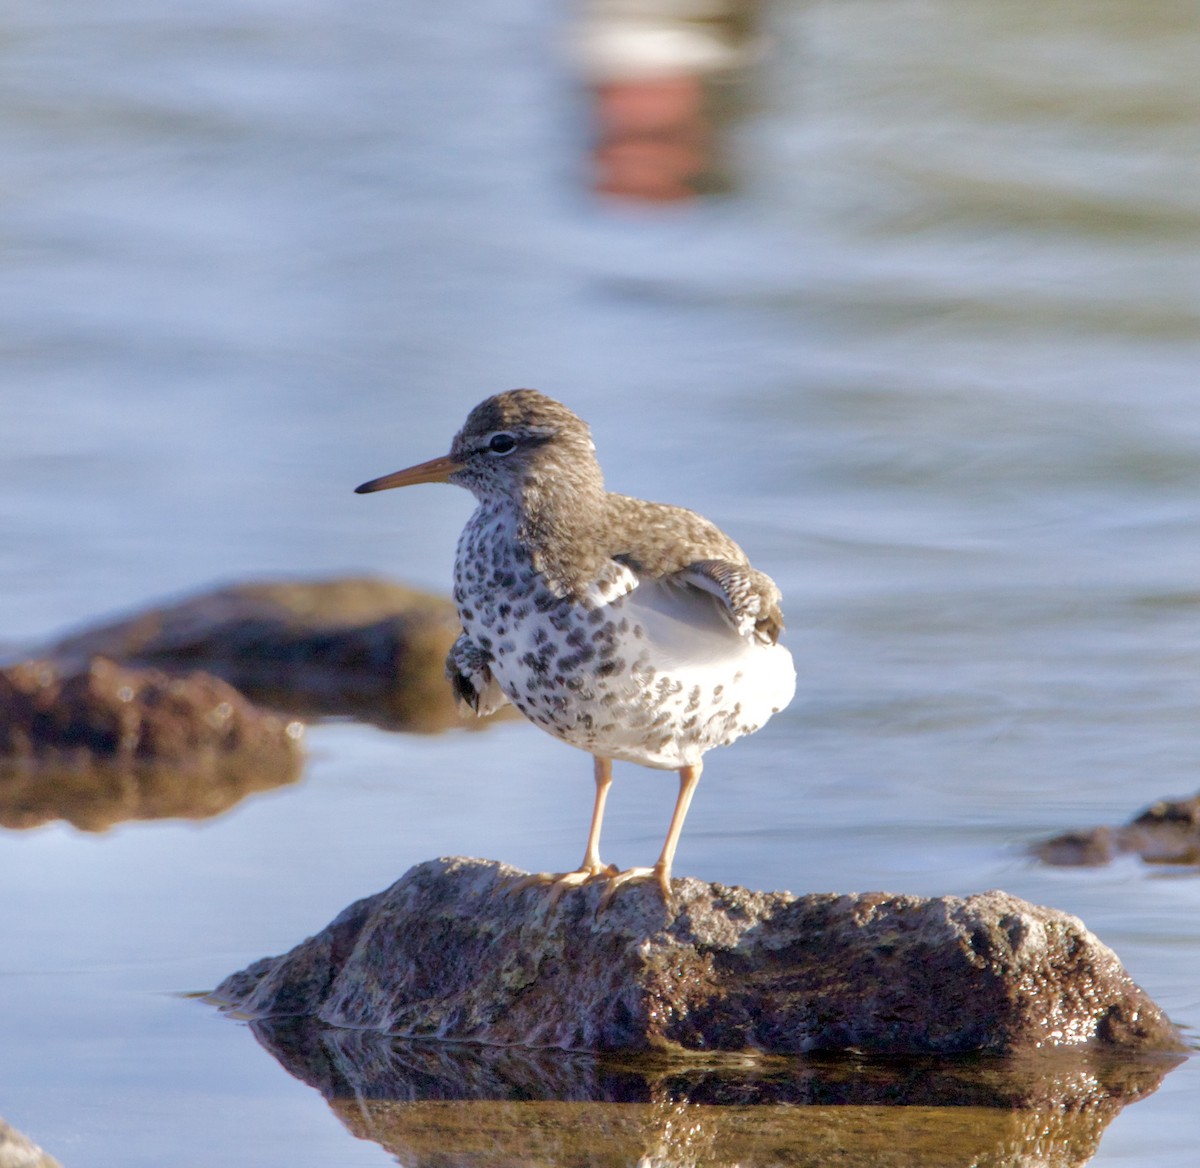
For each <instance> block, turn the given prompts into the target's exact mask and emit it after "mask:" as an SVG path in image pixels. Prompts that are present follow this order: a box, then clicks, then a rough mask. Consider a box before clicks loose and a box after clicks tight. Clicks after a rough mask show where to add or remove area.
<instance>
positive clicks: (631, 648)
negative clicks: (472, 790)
mask: <svg viewBox="0 0 1200 1168" xmlns="http://www.w3.org/2000/svg"><path fill="white" fill-rule="evenodd" d="M442 482H448V483H453V484H455V485H458V486H461V487H465V488H466V489H467V490H469V491H470V492H471V493H472V494H473V495H474V496H475V499H476V502H477V506H476V508H475V511H474V513H473V514H472V515H471V517H470V519H469V520H468V521H467V524H466V526H465V527H464V529H463V531H462V534H461V536H460V537H459V541H458V547H457V551H456V553H455V561H454V603H455V606H456V608H457V611H458V617H459V620H460V622H461V624H462V634H461V636H459V637H458V639H457V640H456V641H455V642H454V644H453V646H452V648H451V649H450V652H449V654H448V656H447V658H446V676H447V678H448V680H449V682H450V684H451V685H452V687H453V689H454V694H455V699H456V701H457V703H458V704H459V706H460V708H462V709H464V711H466V712H468V715H469V713H474V714H476V715H478V716H485V715H487V714H490V713H494V712H495V711H496V710H498V709H499V708H501V707H502V706H504V705H506V704H511V705H512V706H515V707H516V709H517V710H519V711H520V712H521V713H522V714H523V715H524V716H525V717H526V718H527V719H529V720H530V721H531V722H533V723H534V724H535V725H537V726H539V727H541V728H542V729H543V730H545V731H547V732H549V733H550V734H552V735H554V737H556V738H558V739H561V740H562V741H564V742H567V743H569V744H571V745H572V746H575V747H578V748H579V749H581V750H584V751H586V752H587V753H588V754H590V755H591V756H592V758H593V778H594V782H595V798H594V803H593V807H592V817H591V824H590V827H589V830H588V837H587V844H586V847H585V850H584V856H583V861H582V863H581V864H580V866H579V867H578V868H576V869H574V870H572V871H570V872H563V873H538V874H536V875H535V876H533V877H530V878H527V880H528V881H534V882H540V883H544V884H546V885H550V886H551V887H552V888H553V890H554V895H555V896H559V895H562V894H563V892H564V891H566V890H569V889H571V888H574V887H578V886H581V885H584V884H587V883H589V882H591V881H597V880H603V881H606V882H607V888H606V890H605V893H604V899H603V900H602V902H601V903H602V905H604V904H607V903H608V902H609V901H610V900H611V898H612V896H613V895H614V894H615V893H616V892H617V890H618V889H619V888H620V887H622V886H624V885H626V884H628V883H630V882H634V881H645V880H654V881H657V883H658V886H659V887H660V889H661V890H662V896H663V899H664V901H665V903H667V904H668V905H669V904H671V903H672V892H671V869H672V865H673V862H674V858H675V850H676V847H677V845H678V843H679V838H680V835H681V833H682V831H683V824H684V820H685V818H686V816H687V812H688V807H689V805H690V804H691V801H692V796H693V794H694V793H695V790H696V786H697V784H698V783H699V781H700V775H701V771H702V768H703V761H702V759H703V755H704V754H705V753H706V752H707V751H708V750H710V749H712V748H714V747H717V746H724V745H726V744H728V743H731V742H733V741H734V740H735V739H737V738H740V737H742V736H743V735H746V734H751V733H753V732H754V731H756V730H758V729H759V728H760V727H762V726H763V724H764V723H765V722H766V721H767V720H768V719H769V718H770V717H771V716H772V715H773V714H776V713H778V712H779V711H780V710H781V709H783V708H784V707H785V706H787V705H788V703H789V702H790V701H791V700H792V697H793V695H794V693H795V689H796V670H795V666H794V664H793V661H792V655H791V653H790V652H789V651H788V650H787V648H785V647H784V645H782V644H781V643H780V640H779V637H780V633H781V631H782V630H783V614H782V612H781V609H780V601H781V596H780V591H779V588H778V587H777V586H776V584H775V582H774V581H773V580H772V579H771V578H770V577H769V576H767V575H766V574H765V573H763V572H761V571H759V570H757V569H756V568H753V567H751V565H750V561H749V559H748V558H747V556H746V553H745V552H744V551H742V549H741V548H740V547H739V546H738V545H737V544H736V543H735V542H734V541H733V540H732V539H731V538H730V537H729V536H728V535H726V534H725V533H724V532H723V531H722V530H721V529H720V528H718V527H717V526H716V525H715V524H713V523H712V522H710V521H709V520H707V519H705V518H703V517H702V516H700V515H698V514H696V513H695V512H694V511H690V510H687V509H686V508H683V507H676V506H672V505H669V504H664V503H652V502H648V501H646V500H644V499H637V498H632V497H630V496H627V495H621V494H616V493H614V492H610V491H608V490H607V489H606V487H605V485H604V476H603V473H602V471H601V469H600V464H599V462H598V461H597V458H596V448H595V444H594V443H593V441H592V435H591V431H590V429H589V428H588V426H587V424H586V423H585V422H584V421H583V420H582V419H581V418H579V417H578V416H577V415H576V414H575V413H574V412H572V411H571V410H570V409H569V408H568V407H567V406H565V405H563V404H562V403H560V402H558V401H556V400H555V399H553V398H551V397H548V396H546V395H545V394H543V393H541V392H539V391H538V390H535V389H514V390H508V391H506V392H503V393H498V394H495V395H493V396H491V397H489V398H487V399H485V400H484V401H482V402H480V403H479V404H478V405H477V406H475V408H474V409H472V410H471V411H470V413H469V414H468V415H467V419H466V421H465V422H464V424H463V426H462V428H461V429H460V430H459V431H458V433H457V434H456V435H455V436H454V439H453V441H452V442H451V445H450V452H449V453H448V454H445V455H442V456H439V457H437V458H433V459H430V460H429V461H427V462H422V463H419V464H417V465H415V466H411V467H408V468H406V469H404V470H400V471H396V472H394V473H392V474H386V475H383V476H381V477H379V478H376V479H371V480H370V481H369V482H365V483H363V484H362V485H361V486H359V487H357V488H356V491H357V493H359V494H368V493H372V492H375V491H383V490H387V489H390V488H394V487H407V486H413V485H415V484H418V483H442ZM614 760H619V761H625V762H632V763H638V764H640V765H642V766H645V767H650V768H654V769H659V770H673V771H676V772H678V775H679V793H678V797H677V799H676V803H675V809H674V812H673V814H672V816H671V820H670V824H669V827H668V830H667V835H666V840H665V842H664V844H663V848H662V851H661V853H660V855H659V857H658V860H657V861H656V862H655V863H654V865H653V866H652V867H634V868H628V869H625V870H623V871H622V870H619V869H618V868H617V867H616V866H614V865H606V864H604V863H603V861H602V860H601V858H600V832H601V826H602V824H603V820H604V809H605V803H606V800H607V798H608V791H609V787H610V785H611V783H612V764H613V761H614Z"/></svg>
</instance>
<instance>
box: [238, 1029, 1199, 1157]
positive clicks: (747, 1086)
mask: <svg viewBox="0 0 1200 1168" xmlns="http://www.w3.org/2000/svg"><path fill="white" fill-rule="evenodd" d="M251 1029H252V1031H253V1032H254V1034H255V1036H256V1037H257V1039H258V1041H259V1042H260V1043H262V1045H263V1046H264V1047H265V1048H266V1049H267V1050H269V1051H270V1052H271V1053H272V1054H273V1055H274V1056H275V1058H276V1059H278V1060H279V1062H280V1063H281V1064H282V1065H283V1066H284V1068H285V1069H286V1070H288V1071H289V1072H290V1073H291V1074H292V1075H294V1076H295V1077H296V1078H298V1079H300V1080H302V1081H303V1082H305V1083H308V1084H309V1085H310V1086H312V1087H315V1088H316V1089H317V1090H318V1091H320V1093H321V1094H322V1095H323V1096H324V1097H325V1099H326V1100H327V1101H328V1103H329V1105H330V1107H331V1108H332V1110H333V1111H334V1112H335V1114H336V1115H337V1116H338V1117H339V1118H340V1119H341V1121H342V1122H343V1123H344V1124H345V1125H346V1127H347V1128H348V1129H349V1130H350V1131H351V1132H352V1133H353V1134H354V1135H356V1136H358V1137H360V1138H363V1139H370V1140H374V1141H375V1142H376V1143H378V1144H380V1145H382V1146H383V1147H384V1148H385V1149H387V1151H388V1152H389V1153H391V1154H392V1155H394V1156H395V1157H396V1158H397V1159H398V1160H399V1161H400V1162H401V1163H402V1164H405V1165H410V1166H416V1165H434V1164H445V1163H448V1162H453V1163H455V1164H458V1165H475V1164H478V1165H489V1166H502V1165H510V1164H511V1165H562V1164H596V1165H600V1164H613V1165H618V1164H630V1163H635V1162H636V1163H641V1164H655V1165H664V1166H665V1165H681V1166H682V1165H689V1166H690V1165H701V1164H704V1165H724V1164H728V1165H734V1164H738V1165H743V1166H747V1165H755V1164H778V1163H789V1164H813V1165H816V1164H826V1163H829V1162H830V1158H831V1157H833V1158H836V1162H837V1163H838V1164H843V1165H846V1164H849V1165H856V1164H862V1165H867V1164H870V1165H880V1164H887V1165H896V1166H902V1165H910V1164H911V1165H914V1166H915V1165H922V1166H926V1168H927V1166H928V1165H932V1164H964V1163H988V1164H992V1165H1024V1164H1038V1165H1050V1166H1054V1165H1063V1166H1066V1165H1078V1164H1083V1163H1085V1162H1086V1161H1087V1160H1088V1159H1090V1158H1091V1156H1092V1155H1093V1154H1094V1153H1095V1151H1096V1148H1097V1146H1098V1144H1099V1141H1100V1137H1101V1135H1102V1134H1103V1132H1104V1129H1105V1128H1106V1127H1107V1125H1108V1124H1109V1122H1110V1121H1111V1120H1112V1118H1113V1117H1114V1116H1115V1115H1116V1114H1117V1113H1118V1112H1119V1111H1120V1110H1121V1108H1122V1107H1123V1106H1124V1105H1125V1104H1127V1103H1130V1102H1133V1101H1135V1100H1137V1099H1140V1098H1142V1097H1143V1096H1145V1095H1148V1094H1150V1093H1151V1092H1152V1091H1154V1090H1155V1089H1156V1088H1157V1086H1158V1084H1159V1082H1160V1081H1161V1079H1162V1077H1163V1075H1164V1074H1166V1072H1167V1071H1168V1070H1169V1069H1170V1068H1171V1067H1172V1066H1173V1065H1175V1063H1176V1062H1177V1061H1178V1060H1177V1059H1171V1058H1166V1059H1163V1058H1158V1059H1129V1058H1125V1059H1119V1060H1118V1059H1111V1058H1105V1057H1103V1056H1100V1055H1097V1054H1095V1053H1090V1054H1071V1053H1065V1052H1056V1053H1054V1054H1047V1055H1039V1056H1037V1057H1032V1058H1025V1059H1020V1060H1002V1059H980V1058H971V1059H940V1060H937V1059H905V1060H872V1061H867V1060H856V1059H829V1060H803V1061H801V1060H783V1059H776V1060H764V1061H762V1062H751V1061H749V1060H746V1061H742V1062H740V1063H739V1062H736V1061H732V1060H731V1061H727V1062H724V1063H721V1062H716V1061H714V1062H711V1063H709V1062H705V1061H702V1060H692V1061H688V1062H685V1063H665V1062H664V1063H658V1064H656V1063H654V1062H653V1061H645V1062H640V1063H638V1062H618V1061H614V1060H611V1059H607V1058H603V1057H599V1056H585V1055H572V1054H566V1053H564V1052H558V1051H529V1050H516V1049H513V1048H499V1047H492V1048H485V1047H478V1048H476V1047H466V1046H451V1045H446V1044H441V1043H433V1042H406V1041H402V1040H397V1039H389V1038H386V1037H383V1036H381V1035H377V1034H370V1033H365V1032H359V1031H344V1030H331V1029H327V1028H322V1027H320V1026H319V1025H315V1024H312V1023H308V1022H298V1021H297V1022H288V1023H271V1024H268V1023H254V1024H252V1026H251Z"/></svg>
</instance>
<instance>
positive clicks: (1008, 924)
mask: <svg viewBox="0 0 1200 1168" xmlns="http://www.w3.org/2000/svg"><path fill="white" fill-rule="evenodd" d="M522 875H523V873H520V872H518V871H516V870H515V869H511V868H508V867H506V866H504V865H501V864H497V863H495V862H492V861H482V860H470V859H464V858H451V859H443V860H435V861H429V862H427V863H424V864H420V865H418V866H417V867H415V868H413V869H411V870H410V871H409V872H408V873H407V874H406V875H405V876H404V877H402V878H401V879H400V880H399V881H397V882H396V883H395V884H394V885H393V886H392V887H391V888H389V889H387V890H386V891H384V892H382V893H379V894H378V895H376V896H373V897H369V898H367V899H365V900H362V901H359V902H357V903H356V904H353V905H351V906H350V907H349V908H347V909H346V910H345V911H343V912H342V913H341V914H340V915H339V916H338V917H337V918H336V919H335V920H334V921H333V922H332V923H331V924H330V925H329V926H328V927H327V928H325V929H324V930H323V931H322V932H320V933H318V934H317V935H316V936H314V937H312V938H309V939H308V940H307V941H304V942H302V943H301V944H300V945H298V946H297V947H296V948H295V949H293V950H292V951H291V952H290V953H287V954H285V955H283V956H282V957H276V958H267V959H264V960H261V961H258V962H256V963H255V964H254V965H252V966H250V967H249V968H247V969H246V970H243V971H242V972H240V973H237V974H234V975H232V976H231V977H229V978H227V979H226V980H225V981H224V982H223V983H222V984H221V985H220V986H219V987H218V988H217V990H216V991H215V992H214V994H213V999H214V1000H215V1001H217V1002H218V1003H220V1004H222V1005H224V1006H225V1007H227V1008H230V1009H233V1010H236V1011H237V1012H238V1013H239V1014H240V1015H241V1016H243V1017H248V1018H251V1019H256V1020H260V1021H261V1020H267V1019H276V1020H277V1019H284V1018H298V1017H299V1018H313V1019H316V1020H319V1021H320V1022H322V1023H324V1024H325V1025H328V1026H333V1027H344V1028H351V1029H359V1030H362V1029H367V1030H376V1031H380V1032H383V1033H387V1034H391V1035H399V1036H405V1037H410V1038H432V1039H439V1040H442V1041H469V1042H478V1043H488V1044H497V1045H516V1046H523V1047H530V1048H543V1047H545V1048H560V1049H565V1050H576V1051H624V1052H660V1053H666V1054H682V1053H684V1052H713V1051H724V1052H745V1051H752V1052H767V1053H775V1054H812V1053H816V1052H834V1051H842V1052H844V1051H856V1052H867V1053H875V1054H892V1055H913V1054H961V1053H967V1052H986V1053H992V1054H1006V1055H1011V1054H1017V1053H1028V1052H1032V1051H1035V1050H1045V1049H1053V1048H1057V1047H1064V1048H1067V1047H1070V1048H1084V1047H1087V1048H1091V1049H1096V1050H1108V1051H1126V1052H1136V1051H1141V1052H1148V1051H1174V1050H1178V1049H1179V1048H1180V1040H1179V1036H1178V1034H1177V1032H1176V1030H1175V1028H1174V1027H1173V1026H1172V1025H1171V1023H1170V1022H1169V1021H1168V1019H1167V1018H1166V1017H1165V1016H1164V1015H1163V1014H1162V1012H1161V1011H1160V1010H1159V1009H1158V1007H1157V1006H1156V1005H1155V1004H1154V1003H1153V1002H1152V1001H1151V1000H1150V999H1149V998H1148V997H1147V996H1146V995H1145V993H1144V992H1143V991H1142V990H1141V989H1140V988H1139V987H1138V986H1137V985H1135V984H1134V983H1133V981H1132V980H1131V979H1130V978H1129V976H1128V975H1127V974H1126V973H1125V971H1124V969H1123V968H1122V967H1121V964H1120V962H1119V961H1118V960H1117V958H1116V956H1115V954H1113V953H1112V951H1111V950H1109V949H1108V948H1107V947H1105V946H1104V945H1102V944H1101V943H1100V942H1099V941H1098V940H1097V939H1096V938H1095V937H1094V936H1093V935H1092V934H1091V933H1089V932H1088V930H1087V929H1086V928H1085V927H1084V926H1083V924H1082V923H1081V922H1080V921H1079V920H1077V919H1076V918H1074V917H1071V916H1068V915H1066V914H1064V913H1060V912H1056V911H1055V910H1052V909H1047V908H1041V907H1038V906H1035V905H1032V904H1029V903H1027V902H1025V901H1021V900H1018V899H1017V898H1015V897H1012V896H1009V895H1007V894H1006V893H1003V892H989V893H984V894H982V895H979V896H973V897H969V898H966V899H957V898H952V897H945V898H939V899H927V898H920V897H911V896H891V895H885V894H882V893H868V894H861V895H835V894H816V895H809V896H801V897H796V896H792V895H791V894H789V893H762V892H751V891H747V890H745V889H741V888H725V887H722V886H720V885H713V884H704V883H701V882H700V881H698V880H690V879H689V880H679V881H676V883H675V900H676V904H675V908H674V911H670V912H669V911H668V910H667V909H666V907H665V906H664V905H663V903H662V901H661V898H660V896H659V894H658V892H657V890H656V889H655V888H654V887H653V886H650V885H633V886H630V887H628V888H626V889H624V890H622V892H621V893H619V894H618V896H617V897H616V899H615V900H614V901H613V903H612V904H611V905H610V906H609V907H608V908H606V909H605V910H604V911H603V912H599V911H598V905H599V899H600V896H601V894H602V889H601V888H599V887H594V886H593V887H586V888H583V889H579V890H575V891H572V892H569V893H567V894H566V895H564V896H562V897H561V898H560V899H559V900H558V901H556V902H555V901H552V899H551V898H550V897H549V896H548V895H547V893H546V892H545V890H544V889H541V888H536V887H535V888H528V889H525V890H522V891H514V885H515V882H516V879H517V878H519V877H520V876H522Z"/></svg>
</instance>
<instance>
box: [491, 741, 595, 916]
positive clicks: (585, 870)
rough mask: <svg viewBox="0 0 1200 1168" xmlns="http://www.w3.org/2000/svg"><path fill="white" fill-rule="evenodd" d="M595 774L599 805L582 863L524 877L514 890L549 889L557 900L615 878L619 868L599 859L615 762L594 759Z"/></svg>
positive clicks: (593, 814) (593, 809) (593, 817)
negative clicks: (574, 890)
mask: <svg viewBox="0 0 1200 1168" xmlns="http://www.w3.org/2000/svg"><path fill="white" fill-rule="evenodd" d="M593 761H594V762H595V774H596V801H595V803H594V804H593V805H592V825H591V827H590V828H589V829H588V839H587V848H586V849H585V851H584V853H583V863H582V864H580V865H579V867H578V868H576V869H575V871H574V872H537V873H535V874H533V875H531V876H523V877H522V878H521V879H520V880H518V881H517V883H516V885H515V886H514V888H513V890H514V891H515V892H520V891H521V889H523V888H530V887H532V886H533V885H535V884H548V885H550V893H551V896H552V897H553V898H554V899H557V898H558V897H560V896H561V895H562V894H563V893H564V892H566V891H567V889H569V888H578V887H579V886H580V885H582V884H586V883H587V882H588V881H589V880H595V879H596V878H597V877H598V876H615V875H616V871H617V870H616V868H615V867H614V866H613V865H612V864H608V865H605V864H604V863H603V862H602V861H601V859H600V828H601V826H602V825H603V823H604V804H605V803H606V802H607V800H608V789H609V787H611V786H612V759H611V758H603V757H601V756H600V755H598V754H597V755H593Z"/></svg>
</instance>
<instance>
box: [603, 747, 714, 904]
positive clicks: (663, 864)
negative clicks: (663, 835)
mask: <svg viewBox="0 0 1200 1168" xmlns="http://www.w3.org/2000/svg"><path fill="white" fill-rule="evenodd" d="M702 770H703V766H702V765H701V764H700V763H696V765H695V766H685V767H680V769H679V797H678V798H677V799H676V800H675V811H674V813H673V814H672V815H671V826H670V827H668V828H667V839H666V842H665V843H664V844H663V850H662V854H661V855H660V856H659V857H658V861H657V863H655V865H654V867H653V868H628V869H626V870H625V871H624V872H618V873H617V875H615V876H614V877H612V879H610V880H609V882H608V887H607V888H606V889H605V891H604V899H603V900H602V901H601V902H600V907H601V908H602V909H603V908H607V907H608V905H609V904H610V903H611V902H612V898H613V896H614V895H615V894H616V891H617V889H618V888H620V887H621V886H622V885H623V884H628V883H630V882H631V881H633V880H649V879H650V878H651V877H653V878H654V879H656V880H657V881H658V886H659V888H661V889H662V894H663V900H664V901H665V902H666V903H667V904H668V905H669V904H671V903H672V899H673V898H672V896H671V865H672V864H673V863H674V862H675V849H676V847H678V846H679V837H680V836H681V835H682V834H683V821H684V820H685V819H686V818H687V813H688V808H689V807H690V806H691V804H692V796H693V795H694V794H695V793H696V785H697V784H698V783H699V782H700V772H701V771H702Z"/></svg>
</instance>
